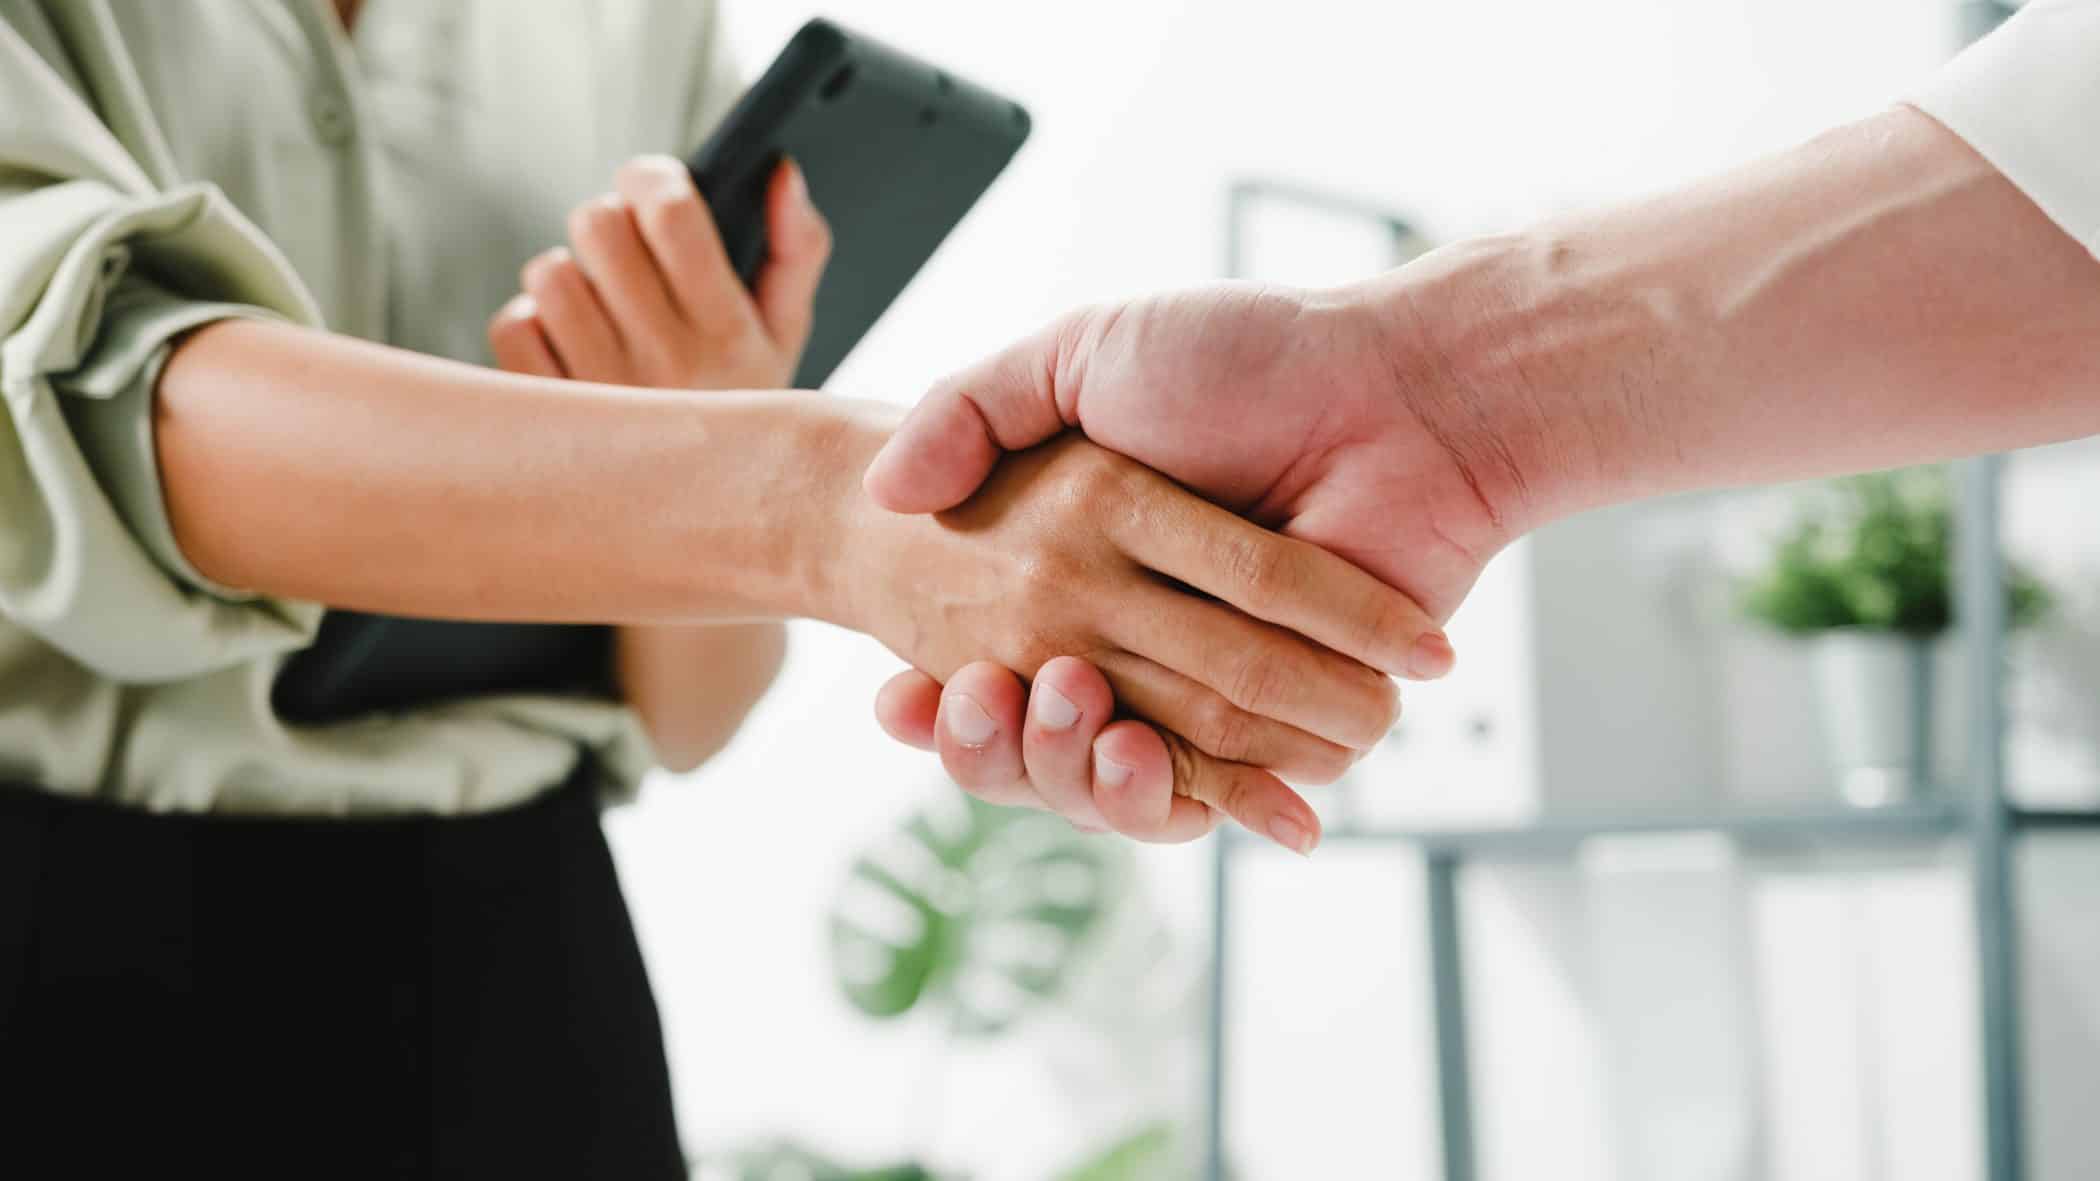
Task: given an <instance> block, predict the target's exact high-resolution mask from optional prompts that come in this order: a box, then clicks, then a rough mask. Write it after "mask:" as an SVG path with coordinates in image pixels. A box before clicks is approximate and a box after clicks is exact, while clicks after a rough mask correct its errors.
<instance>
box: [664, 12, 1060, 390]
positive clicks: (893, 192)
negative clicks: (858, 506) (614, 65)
mask: <svg viewBox="0 0 2100 1181" xmlns="http://www.w3.org/2000/svg"><path fill="white" fill-rule="evenodd" d="M1027 138H1028V112H1027V111H1026V110H1024V109H1022V107H1021V105H1020V104H1019V103H1016V102H1013V101H1012V100H1010V99H1006V98H1002V97H1000V96H999V95H997V94H994V93H992V92H991V91H989V90H986V89H984V88H983V87H981V86H976V85H973V84H972V83H970V82H967V81H964V80H963V79H961V78H958V77H956V76H955V75H954V74H952V73H950V72H949V71H947V70H943V69H940V68H938V67H936V66H932V65H929V64H927V63H926V62H923V61H920V60H918V59H917V58H914V57H912V56H911V55H909V54H906V53H903V52H901V51H899V50H896V49H892V48H890V47H889V46H887V45H884V44H882V43H881V42H879V41H876V40H874V39H872V38H869V37H865V36H862V35H861V34H859V33H854V32H850V31H848V30H846V29H843V28H840V27H839V26H838V25H836V24H833V23H832V22H830V21H826V20H813V21H811V22H809V23H808V24H806V25H804V26H802V29H801V31H800V32H798V33H796V34H795V36H794V38H793V39H792V40H790V41H789V42H788V44H787V48H785V49H783V50H781V52H780V56H779V57H778V58H775V59H774V61H773V64H772V66H771V67H770V68H768V69H767V70H766V72H765V76H764V77H761V78H760V79H759V80H758V81H757V82H756V83H755V84H753V85H752V87H751V89H750V90H749V91H747V92H746V93H745V94H744V97H743V99H742V100H741V101H739V102H738V103H737V105H736V107H735V108H734V109H733V110H731V111H730V112H729V114H728V116H727V117H725V118H724V119H723V120H722V124H721V126H720V127H718V128H717V129H716V130H715V133H714V135H713V136H712V137H711V138H709V139H708V141H707V143H706V144H704V145H702V146H701V147H700V149H699V150H698V151H696V152H694V153H693V155H692V158H691V159H690V160H688V161H687V163H688V165H689V166H690V167H691V168H692V171H693V179H694V181H695V182H697V183H698V184H699V186H700V192H701V194H702V195H703V196H705V197H706V198H707V204H708V207H709V208H710V209H711V210H713V211H714V215H715V221H716V224H717V225H718V226H719V227H720V229H721V233H722V241H723V244H724V245H725V246H726V247H728V250H729V257H730V260H731V261H732V262H733V263H735V265H736V268H737V273H738V274H740V275H742V276H743V278H744V282H745V283H746V284H749V283H751V282H752V281H754V280H755V279H756V278H757V275H758V271H759V268H760V266H761V265H762V264H763V263H764V261H765V257H766V219H765V198H766V191H767V188H768V186H769V185H770V184H771V181H772V177H773V171H774V169H775V168H776V167H777V166H778V165H779V163H780V161H781V159H782V157H793V158H794V161H795V163H796V164H798V165H800V166H801V168H802V171H803V174H804V176H806V177H807V178H808V180H809V191H810V196H811V198H812V199H814V200H815V202H816V205H817V209H818V211H819V212H821V213H823V215H824V217H825V220H827V221H829V222H830V223H831V237H832V252H831V263H830V265H829V266H827V267H826V268H825V270H824V281H823V284H822V285H821V286H820V287H818V289H817V304H816V317H815V319H814V321H813V327H812V329H811V335H810V341H809V347H808V348H807V349H806V350H804V352H803V354H802V367H801V368H800V369H799V370H797V371H796V373H795V384H796V385H797V386H798V387H800V388H803V389H814V388H815V387H817V386H819V385H822V384H823V383H824V379H825V378H827V377H829V376H831V371H832V370H833V369H835V368H837V367H838V364H839V362H840V361H842V360H844V359H845V356H846V354H847V353H849V352H851V351H852V349H853V346H854V345H855V344H858V343H859V342H860V338H861V337H863V336H865V335H866V334H867V331H868V329H869V328H871V327H873V326H874V324H875V321H876V320H877V319H878V318H880V317H881V315H882V313H883V311H884V310H885V309H887V308H888V307H889V306H890V304H891V302H892V301H894V300H895V299H896V298H897V294H898V293H899V292H901V291H903V290H904V286H905V284H907V283H909V282H911V278H912V276H913V275H915V274H917V273H918V271H919V268H920V267H921V266H923V265H925V262H926V260H927V259H928V258H929V257H931V256H932V255H933V252H934V249H935V248H936V247H938V246H939V245H940V244H941V240H942V239H944V238H946V237H947V236H948V232H949V231H950V230H952V229H954V228H955V224H956V223H957V222H959V221H961V220H962V218H963V215H964V214H966V213H968V212H969V211H970V207H971V206H973V205H975V204H976V203H977V199H978V198H979V197H980V196H982V195H983V194H984V191H985V189H987V188H989V187H990V186H991V183H992V181H993V180H995V179H997V177H998V175H999V173H1000V171H1001V170H1002V169H1004V168H1005V167H1006V162H1007V161H1009V160H1011V159H1013V156H1014V153H1015V152H1016V151H1018V150H1019V149H1020V147H1021V144H1022V142H1023V141H1025V140H1026V139H1027Z"/></svg>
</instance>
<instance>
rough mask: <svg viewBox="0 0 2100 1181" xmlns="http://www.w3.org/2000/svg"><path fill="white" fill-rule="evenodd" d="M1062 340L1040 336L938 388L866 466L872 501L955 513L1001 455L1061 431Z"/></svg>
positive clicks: (898, 508) (913, 509)
mask: <svg viewBox="0 0 2100 1181" xmlns="http://www.w3.org/2000/svg"><path fill="white" fill-rule="evenodd" d="M1058 336H1059V334H1058V332H1057V331H1056V330H1055V329H1053V330H1051V331H1047V332H1044V333H1041V334H1039V335H1038V336H1036V337H1034V338H1032V339H1030V340H1027V341H1023V342H1022V343H1021V344H1018V345H1015V346H1014V347H1013V348H1011V349H1008V350H1007V351H1006V352H1004V353H1001V354H1000V355H998V356H997V357H994V358H992V359H991V360H989V361H986V362H984V363H982V364H979V365H977V366H974V367H973V368H971V369H968V370H965V371H964V372H962V373H960V374H957V375H956V376H954V377H951V378H949V379H948V380H946V381H943V382H941V383H940V384H939V385H937V386H935V387H934V388H933V390H932V392H930V393H928V394H927V395H926V397H925V399H924V400H922V401H921V402H920V403H919V404H918V405H917V406H915V407H913V408H912V411H911V413H910V414H908V415H906V416H905V419H904V423H903V425H902V426H899V427H898V428H897V433H896V434H894V435H892V436H890V441H889V443H888V444H887V445H885V446H884V447H883V449H882V451H881V452H880V453H879V454H877V455H876V456H875V462H873V463H871V464H869V465H868V471H867V474H866V475H865V476H863V477H862V481H861V483H862V486H863V487H865V488H866V489H867V492H868V495H869V496H871V497H873V498H874V500H875V503H877V504H879V505H881V506H882V507H884V508H886V509H889V510H890V511H892V512H899V513H930V512H938V511H940V510H941V509H945V508H953V507H954V506H955V505H958V504H961V503H962V502H963V501H965V500H967V499H969V496H970V494H971V493H972V492H975V491H976V490H977V486H978V485H980V484H982V483H984V479H985V477H986V476H989V475H991V473H992V467H993V465H994V464H996V463H998V462H999V457H1000V455H1002V454H1003V453H1005V452H1008V451H1018V450H1020V449H1022V448H1024V447H1032V446H1034V445H1035V444H1037V443H1040V442H1042V441H1043V440H1045V439H1048V438H1050V437H1051V436H1052V435H1055V434H1057V433H1059V432H1060V431H1063V430H1064V429H1065V426H1066V423H1065V421H1064V419H1063V417H1062V416H1061V415H1060V414H1059V412H1058V408H1057V399H1056V396H1055V391H1054V390H1052V388H1051V385H1050V381H1051V376H1050V375H1051V374H1052V373H1054V372H1055V371H1056V368H1057V365H1056V362H1057V347H1058Z"/></svg>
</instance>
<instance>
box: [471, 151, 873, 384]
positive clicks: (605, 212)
mask: <svg viewBox="0 0 2100 1181" xmlns="http://www.w3.org/2000/svg"><path fill="white" fill-rule="evenodd" d="M766 219H767V220H766V231H767V241H768V243H769V244H770V247H771V251H772V253H771V255H770V256H769V257H768V258H767V260H766V263H765V265H764V267H763V268H762V269H761V270H760V271H759V275H758V282H757V285H756V289H755V290H753V291H746V290H745V288H744V285H743V283H742V282H741V281H740V280H739V279H738V278H737V274H736V269H735V268H734V267H733V266H731V265H730V261H729V255H728V253H727V252H726V251H725V250H724V249H723V246H722V238H721V235H720V234H719V233H718V232H717V230H716V228H715V222H714V218H713V216H712V215H711V214H710V213H709V212H708V209H707V203H706V202H705V201H703V200H702V199H701V197H700V192H699V190H698V189H696V188H694V187H693V178H692V176H691V174H690V173H688V172H687V171H686V168H685V165H684V164H681V163H679V162H678V161H677V160H674V159H672V158H671V157H669V156H642V157H638V158H636V159H634V160H631V161H629V162H628V163H627V164H625V165H623V166H622V167H621V168H620V171H619V174H618V176H617V177H615V179H614V191H613V192H610V193H606V194H604V195H603V196H599V197H595V198H593V199H591V200H589V201H586V202H584V203H583V204H582V205H579V206H577V207H576V209H575V211H574V212H572V213H571V214H570V215H569V245H568V246H566V247H561V246H557V247H555V248H553V249H551V250H548V251H545V252H544V253H541V254H539V255H536V256H534V258H533V259H532V260H531V261H530V262H528V263H526V264H525V268H524V271H523V272H522V274H521V275H520V280H519V281H520V286H521V287H522V288H523V290H522V291H520V293H519V294H518V295H517V297H516V298H514V299H512V300H511V301H510V302H508V303H506V304H505V305H504V306H503V309H502V310H501V311H499V312H497V313H496V316H495V318H494V319H492V320H491V321H490V322H489V348H490V350H491V352H492V353H493V354H494V356H495V359H496V364H497V365H498V366H499V367H501V368H504V369H508V370H510V371H512V372H514V373H532V374H539V375H542V376H548V377H568V378H573V379H576V380H578V381H599V382H607V383H611V384H615V385H639V386H653V387H657V388H661V389H750V390H757V389H777V388H779V387H781V386H785V385H786V384H787V383H788V381H789V380H790V379H791V378H793V377H794V374H795V365H796V362H797V361H798V360H799V359H800V358H801V356H802V347H803V345H804V344H806V343H807V342H808V340H809V326H810V311H811V303H812V301H813V300H814V299H815V298H816V292H817V283H818V281H819V280H820V279H822V278H823V275H824V263H825V260H826V259H827V258H829V257H830V254H831V231H830V229H829V227H827V226H826V225H825V223H824V218H823V217H822V215H820V214H819V213H818V212H817V209H816V206H815V205H813V204H811V202H810V199H809V189H808V187H807V186H806V185H805V184H804V183H803V179H802V172H801V170H800V169H798V168H797V167H795V164H794V162H793V161H787V162H784V163H782V164H781V166H780V168H779V171H778V172H777V173H776V174H775V175H774V177H773V184H772V187H771V189H770V190H769V191H768V193H767V197H766Z"/></svg>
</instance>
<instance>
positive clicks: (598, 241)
mask: <svg viewBox="0 0 2100 1181" xmlns="http://www.w3.org/2000/svg"><path fill="white" fill-rule="evenodd" d="M569 245H570V247H571V248H572V249H574V250H575V252H576V262H577V265H579V266H581V267H582V268H583V274H584V277H585V278H587V279H589V280H590V283H591V289H592V290H594V291H596V292H597V293H598V298H599V299H600V300H602V301H603V302H604V304H605V309H606V311H608V312H611V313H612V321H613V331H615V332H616V333H618V334H619V336H620V342H621V344H622V345H623V346H625V348H626V350H627V355H628V356H629V357H631V358H634V359H636V360H639V359H641V358H642V356H643V353H644V349H646V348H652V347H653V348H661V347H662V345H661V344H659V343H657V342H672V341H678V340H681V339H685V338H688V337H690V336H691V335H692V331H693V329H692V326H691V325H689V324H687V323H686V322H685V317H684V316H683V315H681V314H680V313H679V311H678V308H677V306H676V305H675V303H674V302H673V301H672V299H671V292H670V290H669V288H668V287H667V286H666V285H665V284H666V280H665V278H664V276H663V273H662V272H661V271H660V270H659V269H658V263H657V260H656V258H655V257H654V256H652V255H651V254H650V252H649V247H648V245H647V244H646V243H644V242H643V241H642V231H641V227H639V226H637V225H636V224H635V221H634V212H633V211H632V210H630V209H629V208H628V207H627V202H626V200H625V199H623V198H621V197H620V196H618V195H616V194H609V195H607V196H603V197H598V198H595V199H593V200H590V201H586V202H584V203H583V204H581V205H578V206H577V207H576V208H575V209H574V210H573V211H571V212H570V214H569ZM638 346H639V347H638Z"/></svg>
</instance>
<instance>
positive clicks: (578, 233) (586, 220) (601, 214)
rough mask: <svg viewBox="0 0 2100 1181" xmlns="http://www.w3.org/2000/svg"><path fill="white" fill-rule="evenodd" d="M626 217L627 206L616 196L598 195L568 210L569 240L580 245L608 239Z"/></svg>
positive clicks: (602, 241)
mask: <svg viewBox="0 0 2100 1181" xmlns="http://www.w3.org/2000/svg"><path fill="white" fill-rule="evenodd" d="M626 219H627V207H626V206H625V205H624V204H622V203H621V202H620V199H619V198H617V197H598V198H595V199H593V200H590V201H585V202H584V203H583V204H581V205H578V206H577V207H576V208H574V209H571V210H570V211H569V220H568V226H569V240H570V241H572V242H575V243H576V244H578V245H579V246H581V245H598V244H601V243H604V242H607V241H610V240H611V239H612V237H613V235H615V234H616V233H618V232H619V230H620V228H621V223H622V222H624V221H625V220H626Z"/></svg>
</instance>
